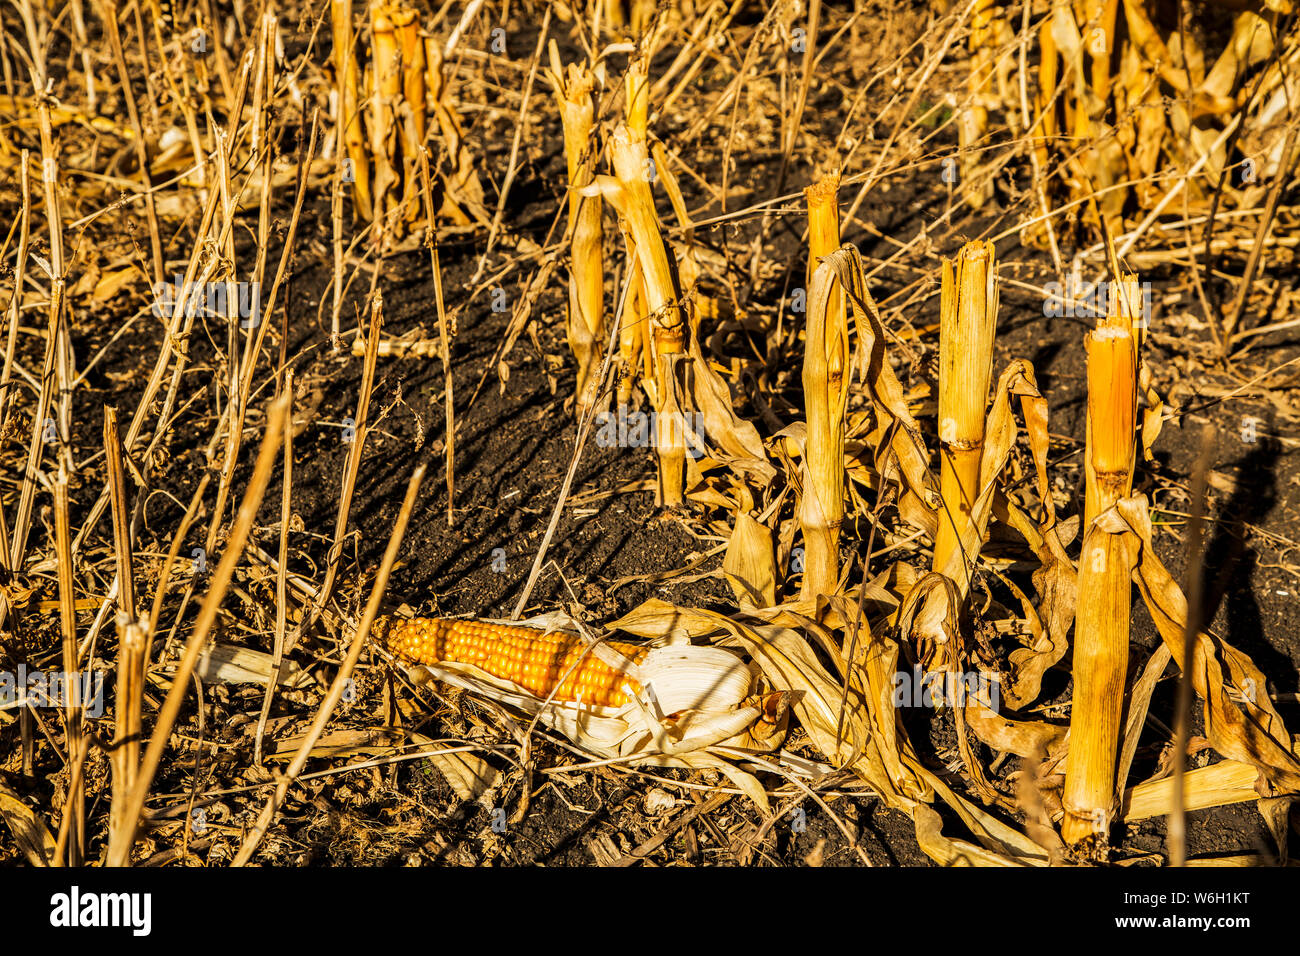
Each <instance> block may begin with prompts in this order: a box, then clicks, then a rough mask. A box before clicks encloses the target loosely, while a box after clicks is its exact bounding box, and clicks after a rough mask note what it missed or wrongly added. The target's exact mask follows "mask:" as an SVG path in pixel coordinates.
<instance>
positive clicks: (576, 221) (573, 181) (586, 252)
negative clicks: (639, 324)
mask: <svg viewBox="0 0 1300 956" xmlns="http://www.w3.org/2000/svg"><path fill="white" fill-rule="evenodd" d="M550 57H551V70H550V80H551V84H552V86H553V87H554V89H555V101H556V103H557V104H558V105H559V108H560V119H561V121H562V122H563V125H564V153H565V156H566V158H567V160H568V169H569V236H570V242H571V248H572V256H571V265H570V268H569V318H568V325H567V331H568V338H569V348H570V349H571V350H572V352H573V357H574V359H575V361H576V362H577V366H578V382H577V388H576V392H575V393H576V394H577V396H578V400H577V404H576V411H577V413H578V415H579V417H581V416H582V414H583V412H584V411H585V410H586V409H587V408H588V407H590V406H591V404H592V403H593V402H594V401H595V395H588V394H587V390H588V386H589V384H594V377H593V373H594V372H595V371H596V370H597V369H598V368H599V365H600V360H601V353H600V346H601V344H602V343H603V342H604V340H605V311H604V309H605V306H604V294H605V269H604V253H603V241H604V234H603V232H602V229H601V222H600V200H599V199H597V198H596V197H594V196H585V195H583V194H582V192H581V190H582V189H583V188H584V187H585V186H587V185H589V184H590V183H591V181H592V176H593V170H594V169H595V165H596V156H597V154H598V153H599V148H598V146H597V144H596V141H595V139H594V137H593V135H592V131H593V126H594V122H595V115H596V104H595V99H594V97H593V96H592V90H593V89H594V88H595V85H596V80H595V77H594V76H593V75H592V73H591V71H590V70H589V69H585V68H583V67H580V66H578V65H577V64H574V63H570V64H569V69H568V76H567V79H566V77H565V74H564V71H563V70H562V68H561V66H560V54H559V49H558V48H557V47H556V45H555V41H554V40H552V41H551V45H550Z"/></svg>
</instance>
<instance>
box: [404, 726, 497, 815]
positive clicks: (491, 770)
mask: <svg viewBox="0 0 1300 956" xmlns="http://www.w3.org/2000/svg"><path fill="white" fill-rule="evenodd" d="M411 740H412V741H414V742H415V743H417V744H420V745H422V746H434V742H433V740H431V739H430V738H428V737H425V736H424V735H423V734H412V735H411ZM424 759H426V760H428V761H429V763H431V764H433V766H434V767H436V768H437V770H438V772H439V773H440V774H442V777H443V779H444V780H446V781H447V784H448V786H450V787H451V789H452V790H454V791H455V792H456V796H458V797H460V798H461V799H462V800H465V801H466V802H468V801H471V800H481V799H482V798H483V797H486V796H488V795H489V794H491V793H492V791H493V790H495V789H496V786H497V784H498V783H500V782H501V771H499V770H497V768H496V767H494V766H492V765H491V764H490V763H488V762H487V761H486V760H484V759H483V758H482V757H480V756H479V755H478V754H473V753H466V752H458V753H446V752H442V751H434V752H433V753H430V754H428V755H427V756H426V757H425V758H424Z"/></svg>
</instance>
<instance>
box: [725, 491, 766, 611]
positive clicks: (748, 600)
mask: <svg viewBox="0 0 1300 956" xmlns="http://www.w3.org/2000/svg"><path fill="white" fill-rule="evenodd" d="M722 570H723V571H724V572H725V574H726V576H727V583H728V584H730V585H731V590H732V591H734V592H735V594H736V600H737V601H739V602H740V606H741V607H742V608H761V607H771V606H772V605H773V604H775V603H776V559H775V557H774V556H773V554H772V532H771V531H770V530H769V529H768V528H767V527H765V526H764V525H762V524H759V523H758V521H756V520H754V518H753V517H751V516H750V515H749V514H747V513H745V512H741V513H740V514H739V515H737V517H736V527H735V528H734V529H733V530H732V532H731V541H730V543H729V544H728V545H727V554H726V557H725V558H724V559H723V561H722Z"/></svg>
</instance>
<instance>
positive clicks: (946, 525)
mask: <svg viewBox="0 0 1300 956" xmlns="http://www.w3.org/2000/svg"><path fill="white" fill-rule="evenodd" d="M996 273H997V267H996V263H995V261H994V255H993V243H991V242H970V243H967V244H966V245H965V246H963V247H962V248H961V250H960V251H959V252H958V254H957V258H956V261H955V262H954V261H953V260H947V259H945V260H944V263H943V285H942V294H941V305H940V318H939V449H940V450H939V468H940V471H939V490H940V495H941V496H942V498H943V510H942V512H941V513H940V515H939V530H938V534H937V535H936V538H935V543H934V564H933V569H934V570H935V571H939V572H944V571H945V570H946V569H947V568H948V567H949V566H950V563H951V562H952V561H953V560H954V556H955V555H956V554H957V553H958V552H959V551H960V550H961V541H962V537H963V535H964V534H965V533H966V529H967V528H968V527H969V526H970V519H971V516H970V512H971V507H972V506H973V505H974V503H975V499H976V498H978V497H979V493H980V488H981V475H980V459H981V457H982V455H983V453H984V415H985V412H984V409H985V404H986V403H987V402H988V391H989V379H990V377H991V376H992V374H993V338H994V335H995V332H996V328H997V314H998V293H997V287H996V282H995V280H996ZM960 566H961V572H960V574H961V579H959V580H957V581H956V584H957V585H958V587H959V588H960V589H961V590H962V593H965V592H966V591H967V590H968V588H969V581H970V573H971V559H970V556H968V555H962V560H961V565H960Z"/></svg>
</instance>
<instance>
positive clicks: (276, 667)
mask: <svg viewBox="0 0 1300 956" xmlns="http://www.w3.org/2000/svg"><path fill="white" fill-rule="evenodd" d="M283 385H284V387H283V388H282V389H281V394H282V395H283V396H284V397H285V398H286V400H287V402H288V404H287V405H286V407H285V411H284V445H283V450H282V458H281V469H280V470H281V485H280V552H279V560H278V561H277V562H276V568H275V646H274V648H273V650H272V657H271V678H270V680H268V681H267V682H266V691H265V692H264V693H263V695H262V710H261V712H260V713H259V714H258V715H257V733H256V734H255V735H254V736H253V763H255V764H258V765H259V766H260V765H261V763H262V735H263V734H265V733H266V718H267V716H268V715H269V714H270V713H271V700H272V698H273V697H275V688H276V684H277V683H278V682H279V677H280V666H281V665H282V664H283V663H284V653H285V633H286V632H287V630H288V623H289V622H288V613H289V595H288V590H287V583H286V577H287V574H288V570H287V569H288V566H289V519H290V517H291V515H292V512H291V508H290V506H291V504H292V501H293V369H285V372H284V383H283Z"/></svg>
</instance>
